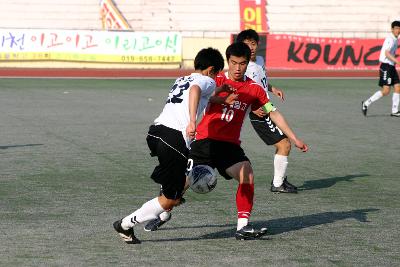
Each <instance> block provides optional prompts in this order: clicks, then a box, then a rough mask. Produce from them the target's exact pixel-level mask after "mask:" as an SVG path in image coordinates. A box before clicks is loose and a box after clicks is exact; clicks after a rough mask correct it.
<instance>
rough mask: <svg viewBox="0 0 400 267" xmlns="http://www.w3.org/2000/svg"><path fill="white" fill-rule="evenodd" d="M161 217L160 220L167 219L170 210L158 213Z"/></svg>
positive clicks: (169, 215)
mask: <svg viewBox="0 0 400 267" xmlns="http://www.w3.org/2000/svg"><path fill="white" fill-rule="evenodd" d="M158 216H159V217H160V219H161V221H164V222H165V221H167V220H168V219H169V218H170V217H171V212H170V211H164V212H163V213H161V214H160V215H158Z"/></svg>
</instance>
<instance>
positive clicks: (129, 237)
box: [113, 219, 141, 244]
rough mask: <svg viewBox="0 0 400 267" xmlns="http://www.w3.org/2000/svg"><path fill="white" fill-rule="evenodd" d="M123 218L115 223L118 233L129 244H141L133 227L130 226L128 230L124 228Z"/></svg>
mask: <svg viewBox="0 0 400 267" xmlns="http://www.w3.org/2000/svg"><path fill="white" fill-rule="evenodd" d="M121 223H122V219H121V220H118V221H116V222H114V223H113V226H114V229H115V231H117V232H118V234H119V235H120V236H121V237H122V239H123V240H124V241H125V243H127V244H140V243H141V242H140V240H139V239H137V238H136V236H135V234H134V232H133V228H129V229H128V230H124V229H123V228H122V226H121Z"/></svg>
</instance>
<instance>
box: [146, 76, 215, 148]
mask: <svg viewBox="0 0 400 267" xmlns="http://www.w3.org/2000/svg"><path fill="white" fill-rule="evenodd" d="M192 85H198V86H199V87H200V90H201V94H200V101H199V105H198V108H197V114H196V118H198V117H199V116H200V115H201V114H202V112H203V110H204V109H205V107H206V106H207V104H208V100H209V99H210V97H211V94H212V93H213V92H214V90H215V86H216V85H215V81H214V80H213V79H211V78H210V77H208V76H204V75H202V74H200V73H192V74H190V75H189V76H184V77H180V78H178V79H176V81H175V83H174V85H173V86H172V88H171V90H170V92H169V95H168V99H167V102H166V104H165V106H164V109H163V111H162V112H161V114H160V115H159V116H158V117H157V118H156V119H155V120H154V124H155V125H159V124H162V125H164V126H167V127H169V128H172V129H175V130H178V131H181V132H182V136H183V138H184V139H185V141H186V145H187V147H188V148H189V140H188V138H187V136H186V127H187V125H188V124H189V122H190V115H189V90H188V89H189V88H190V87H191V86H192Z"/></svg>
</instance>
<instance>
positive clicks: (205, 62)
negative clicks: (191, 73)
mask: <svg viewBox="0 0 400 267" xmlns="http://www.w3.org/2000/svg"><path fill="white" fill-rule="evenodd" d="M210 66H214V72H215V73H217V72H220V71H221V70H223V69H224V58H223V57H222V55H221V53H220V52H219V51H218V50H217V49H214V48H212V47H209V48H204V49H201V50H200V51H199V52H198V53H197V55H196V57H195V58H194V69H195V70H205V69H207V68H208V67H210Z"/></svg>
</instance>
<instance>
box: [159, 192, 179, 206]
mask: <svg viewBox="0 0 400 267" xmlns="http://www.w3.org/2000/svg"><path fill="white" fill-rule="evenodd" d="M158 199H159V202H160V205H161V207H162V208H163V209H164V210H172V209H173V208H174V207H175V206H178V205H179V204H180V199H170V198H166V197H165V196H164V195H162V196H160V197H159V198H158Z"/></svg>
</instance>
